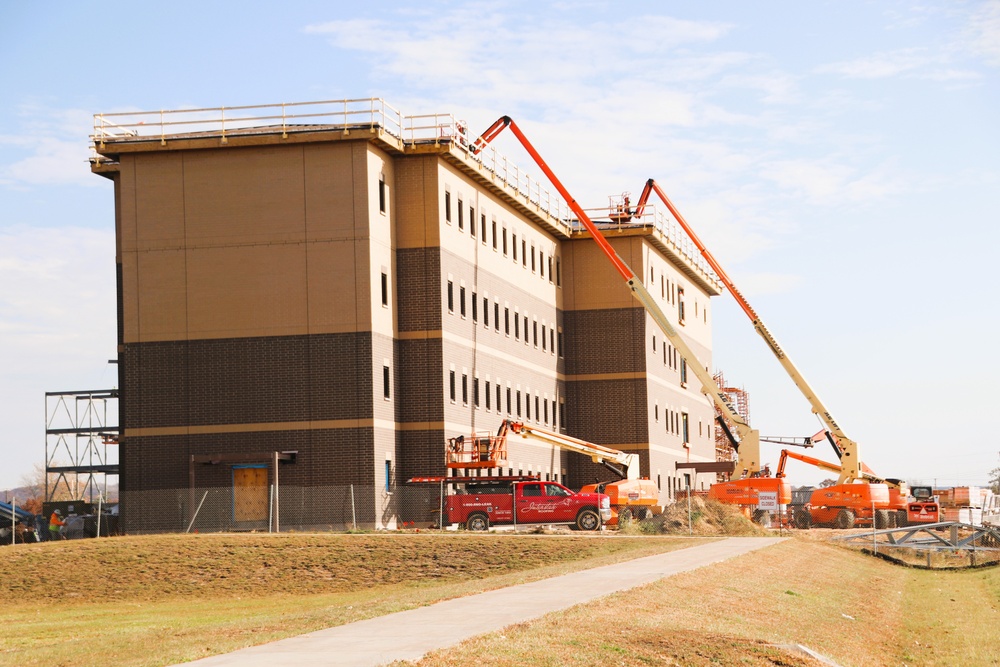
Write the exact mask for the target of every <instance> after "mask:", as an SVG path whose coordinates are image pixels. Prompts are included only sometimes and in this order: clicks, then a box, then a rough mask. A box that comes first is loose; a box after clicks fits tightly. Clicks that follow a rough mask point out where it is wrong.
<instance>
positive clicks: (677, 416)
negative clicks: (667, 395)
mask: <svg viewBox="0 0 1000 667" xmlns="http://www.w3.org/2000/svg"><path fill="white" fill-rule="evenodd" d="M663 416H664V418H665V421H666V423H667V433H673V434H674V435H679V436H680V437H681V442H682V443H684V444H685V445H687V444H688V443H689V442H691V432H690V428H689V422H690V419H689V418H688V413H686V412H675V411H674V410H671V409H670V408H663ZM653 420H654V421H656V422H659V421H660V406H659V404H655V405H653ZM698 435H702V424H701V422H699V423H698Z"/></svg>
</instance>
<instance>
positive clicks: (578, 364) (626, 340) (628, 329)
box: [563, 307, 646, 375]
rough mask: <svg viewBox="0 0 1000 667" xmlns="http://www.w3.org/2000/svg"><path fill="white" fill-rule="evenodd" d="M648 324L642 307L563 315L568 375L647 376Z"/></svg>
mask: <svg viewBox="0 0 1000 667" xmlns="http://www.w3.org/2000/svg"><path fill="white" fill-rule="evenodd" d="M645 322H646V318H645V311H644V310H643V309H642V308H641V307H639V308H619V309H612V310H569V311H566V312H565V313H563V323H564V324H563V326H564V329H565V331H566V373H567V375H593V374H601V373H642V372H644V371H645V370H646V356H645V355H646V350H645V345H644V336H645Z"/></svg>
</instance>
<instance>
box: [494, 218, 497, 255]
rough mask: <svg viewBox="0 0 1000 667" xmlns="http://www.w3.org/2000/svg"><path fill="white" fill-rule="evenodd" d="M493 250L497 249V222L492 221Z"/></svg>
mask: <svg viewBox="0 0 1000 667" xmlns="http://www.w3.org/2000/svg"><path fill="white" fill-rule="evenodd" d="M493 249H494V250H496V249H497V221H496V220H494V221H493Z"/></svg>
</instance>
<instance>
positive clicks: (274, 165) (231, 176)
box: [92, 100, 720, 531]
mask: <svg viewBox="0 0 1000 667" xmlns="http://www.w3.org/2000/svg"><path fill="white" fill-rule="evenodd" d="M469 142H470V136H469V135H468V134H467V131H466V129H465V128H464V127H463V124H462V123H459V122H456V121H455V119H454V118H453V117H451V116H448V115H435V116H410V117H407V116H403V115H402V114H400V113H399V112H397V111H395V110H393V109H391V108H390V107H389V106H388V105H386V104H385V103H384V102H382V101H381V100H355V101H341V102H335V103H314V104H302V105H280V106H277V107H254V108H244V109H237V110H233V109H228V108H227V109H214V110H198V111H178V112H156V113H155V114H114V115H108V114H105V115H99V116H96V117H95V135H94V146H95V149H96V151H97V153H98V157H96V158H95V159H94V160H93V161H92V169H93V171H94V172H96V173H98V174H100V175H102V176H104V177H107V178H109V179H111V180H113V181H114V184H115V191H114V193H115V194H114V196H115V212H116V213H115V224H116V231H117V267H118V276H119V279H118V320H119V326H118V338H119V340H118V344H119V355H118V357H119V358H118V362H119V366H118V368H119V373H120V377H119V380H120V382H119V387H120V405H119V410H120V418H121V427H122V436H121V444H120V447H121V451H120V466H121V478H120V484H121V499H122V505H123V510H124V511H123V516H126V517H132V518H131V519H129V520H128V521H126V525H125V526H124V528H125V529H126V530H133V531H134V530H139V529H144V528H150V529H155V528H156V526H158V525H159V524H160V523H161V520H162V521H166V520H167V519H164V516H165V515H166V514H170V515H171V518H169V520H173V514H176V513H178V512H179V513H180V514H183V515H184V516H185V517H186V516H188V515H190V514H191V512H192V508H193V504H194V501H195V498H194V490H195V489H196V488H197V489H201V488H232V489H233V493H234V494H237V493H239V494H242V495H241V497H247V494H249V495H250V496H252V497H266V494H267V489H268V488H270V486H271V485H272V484H274V483H275V482H276V481H277V480H276V479H275V477H276V476H279V475H280V485H281V488H289V487H295V488H299V489H310V488H312V489H317V490H318V489H321V488H333V487H338V488H346V487H348V486H352V485H353V486H352V490H355V489H356V490H357V493H356V495H355V496H353V513H354V519H355V521H358V520H359V517H361V519H360V520H361V521H362V522H363V523H364V524H365V525H368V526H375V527H386V526H391V525H393V524H394V522H396V521H400V520H403V521H405V520H408V518H407V517H406V510H405V508H401V507H399V506H398V505H397V504H396V503H397V501H396V500H394V498H393V492H394V491H396V490H397V489H399V488H400V487H402V486H403V485H404V483H405V481H406V480H407V479H409V478H410V477H412V476H415V475H434V474H437V475H443V474H445V459H444V443H445V442H446V439H447V438H449V437H452V436H455V435H458V434H463V433H468V432H470V431H473V430H492V431H495V430H496V428H497V427H498V426H499V424H500V422H501V420H503V419H505V418H508V417H510V418H514V419H520V420H524V421H526V422H529V423H533V424H538V425H541V426H543V427H546V428H550V429H553V430H558V431H560V432H564V433H567V434H569V435H573V436H576V437H578V438H582V439H585V440H589V441H591V442H595V443H598V444H603V445H607V446H612V447H615V448H617V449H622V450H626V451H632V452H638V453H639V454H640V455H641V460H642V474H643V475H644V476H649V477H650V478H651V479H654V480H656V481H657V483H658V484H659V485H660V489H661V495H662V496H663V498H664V499H665V500H666V499H669V498H672V497H673V496H674V494H675V492H676V490H677V489H679V488H683V487H684V486H685V485H686V483H688V482H690V484H691V485H692V486H693V487H695V488H703V487H706V486H707V485H708V484H710V483H711V482H712V481H714V476H712V475H701V476H699V477H698V478H697V479H688V480H685V479H684V476H683V473H684V472H685V471H681V473H678V472H677V471H676V470H675V467H674V464H675V462H678V461H712V460H714V459H715V439H714V435H713V428H712V422H713V418H714V412H713V408H712V405H711V404H710V402H709V401H708V399H706V398H705V397H704V396H703V395H702V394H701V392H700V387H699V386H698V382H697V380H696V379H695V378H694V377H693V376H692V377H691V381H690V382H688V380H687V377H686V368H685V362H684V360H682V359H680V358H679V355H678V354H677V353H676V351H675V350H674V349H673V347H672V346H671V345H669V344H668V342H667V341H666V340H664V339H663V336H662V334H660V332H659V330H658V329H657V328H656V326H655V325H654V324H653V323H652V320H650V319H649V317H648V315H647V314H646V312H645V311H644V310H643V308H642V306H641V305H640V304H639V303H638V302H637V301H635V300H633V298H632V297H631V296H630V293H629V291H628V289H627V288H626V286H625V285H624V283H622V281H621V280H620V279H619V278H618V276H617V274H615V272H614V270H613V268H612V267H611V266H610V264H609V263H608V262H607V260H606V259H605V258H604V257H603V255H601V254H600V252H599V250H598V249H597V247H596V246H595V245H594V243H593V241H592V240H591V239H590V238H589V235H588V234H586V233H585V232H584V231H582V230H581V228H580V227H579V225H577V224H576V223H575V221H574V220H573V219H572V217H571V216H570V215H569V213H568V211H567V209H566V208H565V205H564V204H562V203H561V202H559V201H558V200H557V198H556V197H555V196H552V195H549V194H548V192H547V191H546V189H545V184H544V183H539V182H538V181H537V180H534V179H533V178H531V177H529V176H528V175H526V172H525V171H523V170H520V169H518V168H517V167H516V166H515V165H514V164H512V163H511V162H509V161H507V160H506V159H505V158H504V157H503V156H502V155H500V154H499V153H497V152H496V151H495V150H494V149H493V148H492V147H489V148H487V149H486V150H484V151H482V152H479V153H477V154H473V153H472V152H471V151H470V150H469ZM549 161H550V164H552V165H553V166H555V167H556V168H557V169H558V164H559V159H558V156H557V155H553V156H550V157H549ZM599 165H600V161H599V160H598V159H597V158H596V157H595V159H594V166H595V168H599ZM584 194H585V195H587V196H588V197H591V198H593V199H595V200H596V199H598V198H599V196H598V195H596V194H594V193H584ZM593 217H595V219H597V220H600V217H601V216H600V215H599V214H595V216H593ZM605 218H607V219H608V220H610V218H608V217H607V216H606V215H605ZM601 226H602V227H603V228H604V231H605V233H606V235H607V237H608V239H609V240H610V242H611V243H612V245H613V246H614V248H615V249H616V251H617V252H618V254H619V255H620V256H621V257H622V258H624V259H625V260H626V261H627V262H628V263H629V264H630V266H631V267H632V268H633V270H634V271H635V272H636V274H637V275H640V276H642V277H643V279H644V280H645V281H646V286H647V289H648V290H649V291H650V292H651V293H653V294H654V295H655V296H656V298H657V299H658V300H659V301H660V305H661V307H662V308H663V310H664V311H665V312H668V313H672V314H673V315H672V318H673V319H674V320H675V321H677V323H678V324H679V325H681V326H680V327H679V328H680V329H681V330H682V332H683V335H684V336H685V338H686V340H687V341H688V342H689V344H690V345H691V347H692V349H693V350H694V351H695V354H696V356H697V357H698V360H699V362H700V363H701V364H702V365H704V366H705V367H711V362H712V360H711V325H712V318H711V307H710V303H709V299H710V297H711V296H715V295H717V294H719V292H720V288H719V284H718V283H717V281H716V279H715V277H714V276H713V275H712V274H711V272H710V271H709V270H708V269H707V268H706V267H705V266H704V265H703V264H702V262H701V261H700V259H699V258H698V256H697V253H696V252H695V251H694V249H693V248H692V247H691V246H690V244H689V243H687V242H686V239H683V238H681V236H680V234H679V230H677V229H676V228H675V227H673V226H672V224H671V221H670V220H669V219H667V218H665V217H662V216H658V215H657V213H656V212H655V210H654V209H653V208H652V207H649V209H648V210H647V211H646V213H645V215H644V216H643V218H642V219H633V220H631V221H628V222H623V223H622V222H619V223H615V224H612V223H611V222H609V221H607V222H605V223H604V224H602V225H601ZM507 466H508V467H507V468H506V469H504V470H503V472H504V473H510V474H518V473H524V474H527V473H532V474H538V475H541V476H542V477H543V478H545V479H555V480H557V481H560V482H563V483H565V484H567V485H568V486H571V487H579V486H580V485H582V484H585V483H589V482H593V481H594V480H595V477H598V476H599V477H601V478H607V475H608V473H607V472H606V471H604V470H603V469H602V468H599V467H598V466H596V465H595V464H593V463H591V462H590V461H589V460H587V459H584V457H582V456H580V455H576V454H570V453H566V452H562V451H560V450H554V449H551V448H549V447H545V446H540V445H538V444H536V443H532V442H530V441H524V442H521V441H518V442H512V443H510V446H509V456H508V463H507ZM159 489H179V490H188V491H190V492H191V500H190V501H188V500H186V496H184V495H183V493H182V494H181V497H182V498H185V500H184V503H186V505H185V507H183V508H180V509H178V508H177V507H173V506H171V507H162V506H161V505H162V503H155V502H147V501H144V500H140V499H141V498H144V497H145V496H143V495H142V494H143V493H146V492H150V491H154V490H159ZM286 497H287V496H286ZM322 497H323V496H322V494H321V493H319V492H318V491H317V493H316V494H313V495H311V496H310V495H309V494H305V495H303V496H302V500H300V501H298V502H299V505H298V506H297V508H296V509H295V511H296V512H297V514H296V519H295V520H294V523H295V524H296V525H303V526H322V525H337V524H338V523H339V522H341V521H342V520H343V517H342V516H341V515H340V514H337V513H338V512H341V511H342V508H340V507H338V508H337V509H334V508H333V507H332V504H331V503H328V502H324V501H322V500H321V498H322ZM130 498H131V499H132V500H131V501H130ZM130 502H131V503H132V507H129V504H130ZM140 504H141V505H142V508H141V510H140V508H139V507H138V505H140ZM287 505H288V503H287V502H286V503H285V505H283V506H282V510H281V511H282V516H284V513H285V512H286V511H287V512H292V509H291V508H289V507H287ZM263 506H264V505H255V504H254V503H250V504H249V505H245V506H242V507H243V508H242V509H234V510H233V512H234V517H235V518H234V520H235V521H236V523H237V524H241V523H242V524H243V525H246V526H252V525H254V522H259V521H260V520H261V519H262V518H263V517H262V516H258V514H257V512H258V511H263V510H257V509H253V508H255V507H263ZM248 507H249V508H250V509H247V508H248ZM172 513H173V514H172ZM129 521H131V525H129Z"/></svg>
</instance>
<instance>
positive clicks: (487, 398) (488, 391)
mask: <svg viewBox="0 0 1000 667" xmlns="http://www.w3.org/2000/svg"><path fill="white" fill-rule="evenodd" d="M483 389H484V390H485V393H486V409H487V410H489V409H490V381H489V380H487V381H486V386H485V387H484V388H483Z"/></svg>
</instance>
